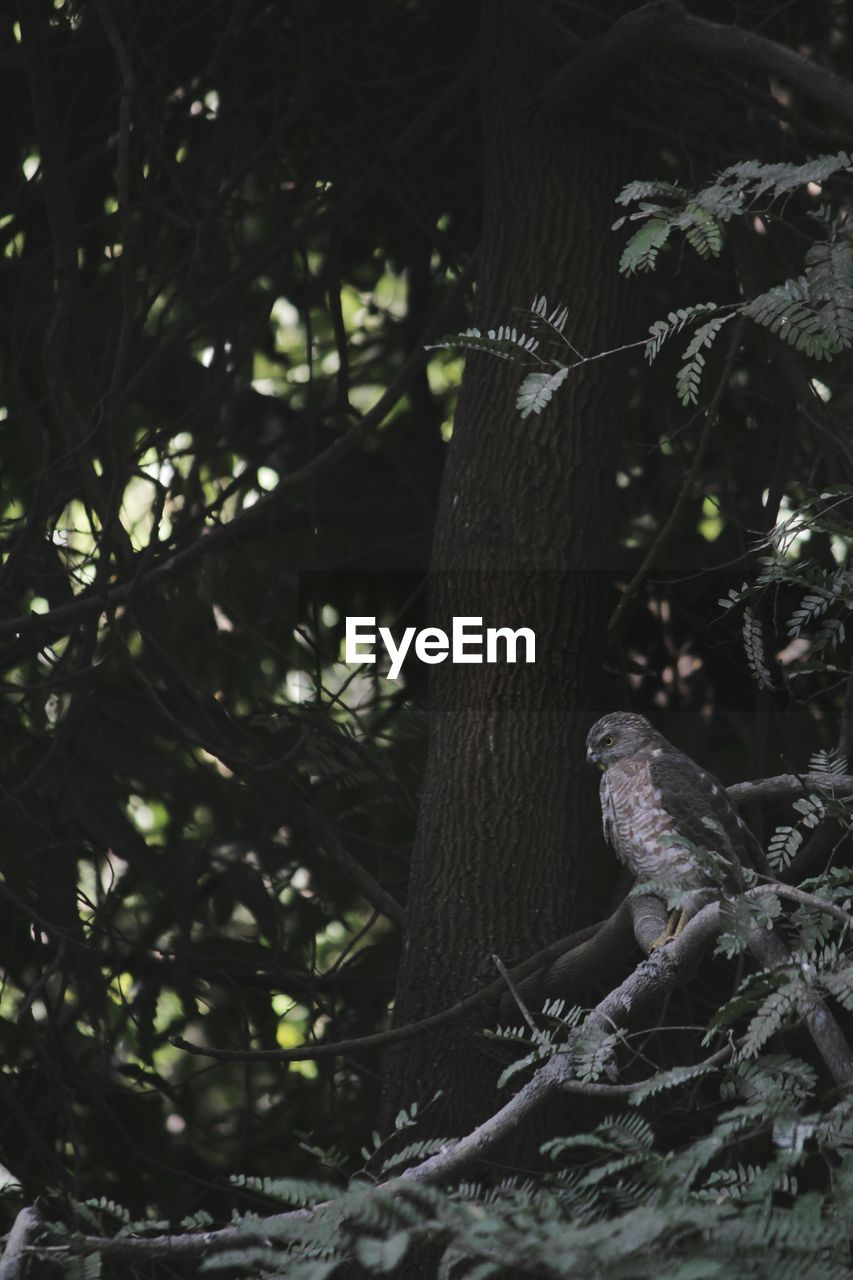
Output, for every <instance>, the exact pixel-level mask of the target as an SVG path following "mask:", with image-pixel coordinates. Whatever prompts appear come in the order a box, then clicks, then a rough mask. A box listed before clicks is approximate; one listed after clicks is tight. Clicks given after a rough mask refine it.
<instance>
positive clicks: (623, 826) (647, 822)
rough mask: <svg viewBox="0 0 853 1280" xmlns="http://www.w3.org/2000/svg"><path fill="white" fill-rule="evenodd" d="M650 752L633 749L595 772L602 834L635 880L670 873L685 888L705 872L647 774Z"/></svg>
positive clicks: (700, 879) (702, 878)
mask: <svg viewBox="0 0 853 1280" xmlns="http://www.w3.org/2000/svg"><path fill="white" fill-rule="evenodd" d="M649 764H650V753H649V752H647V751H639V752H637V753H636V754H635V755H633V756H629V757H627V758H626V759H624V760H619V761H616V762H615V763H614V764H612V765H610V767H609V768H608V769H606V770H605V772H604V773H603V774H602V776H601V813H602V818H603V822H604V835H605V839H606V840H607V841H608V843H609V844H611V845H612V846H613V848H614V850H615V851H616V855H617V857H618V858H619V859H620V861H621V862H624V863H625V864H626V866H627V867H628V868H629V869H630V870H631V872H632V873H633V875H634V876H635V877H636V878H637V879H638V880H654V879H657V878H666V879H670V878H674V879H678V880H681V881H682V882H683V883H684V885H685V887H692V886H693V885H697V886H698V885H702V884H705V883H706V877H705V875H704V874H703V872H702V871H701V870H700V869H699V868H698V867H697V866H696V862H695V858H694V857H693V856H692V854H691V852H690V849H689V848H688V847H687V846H685V845H679V844H678V843H677V841H678V838H679V831H678V829H677V827H676V826H675V824H674V822H673V820H672V817H671V815H670V814H669V812H668V811H667V809H666V802H665V798H664V796H663V795H662V794H661V792H660V791H659V790H658V789H657V788H656V787H655V786H654V785H653V783H652V781H651V777H650V773H649Z"/></svg>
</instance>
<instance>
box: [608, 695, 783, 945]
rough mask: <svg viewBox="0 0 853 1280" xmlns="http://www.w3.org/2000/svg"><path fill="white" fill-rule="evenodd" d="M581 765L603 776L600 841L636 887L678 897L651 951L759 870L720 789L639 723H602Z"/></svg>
mask: <svg viewBox="0 0 853 1280" xmlns="http://www.w3.org/2000/svg"><path fill="white" fill-rule="evenodd" d="M586 757H587V760H589V761H591V762H592V763H593V764H596V765H598V767H599V768H600V769H602V770H603V773H602V777H601V816H602V820H603V823H604V837H605V839H606V840H607V842H608V843H609V844H611V845H612V846H613V848H614V849H615V851H616V854H617V856H618V858H619V859H620V861H621V862H624V863H625V864H626V865H627V866H628V868H629V869H630V870H631V872H632V873H633V875H634V876H635V877H636V879H637V880H638V881H646V880H658V881H666V882H668V884H671V885H672V887H673V889H674V891H675V892H676V894H678V893H679V891H680V892H681V896H680V898H679V903H680V909H678V910H675V911H673V912H671V914H670V916H669V920H668V922H667V926H666V929H665V930H664V931H663V933H662V934H661V935H660V937H659V938H658V939H656V941H655V942H653V943H652V949H654V948H655V947H659V946H662V945H663V944H664V943H666V942H669V941H671V940H672V938H675V937H677V936H678V934H679V933H681V931H682V929H683V928H684V926H685V925H686V923H687V921H688V920H689V919H690V916H691V915H692V914H694V912H695V911H696V910H697V909H698V908H699V906H702V905H704V903H705V902H706V901H707V900H708V899H709V898H711V897H713V896H714V895H715V894H717V895H719V894H721V893H726V892H736V891H737V890H738V889H739V888H740V887H742V885H743V868H744V867H751V866H752V865H753V864H755V865H757V866H761V865H762V862H763V854H762V852H761V849H760V847H759V845H758V842H757V841H756V839H755V837H754V836H753V834H752V832H751V831H750V830H749V828H748V827H747V826H746V824H745V823H744V822H742V821H741V819H740V818H739V817H738V815H737V814H736V813H735V811H734V809H733V808H732V805H731V802H730V800H729V798H728V796H727V794H726V789H725V787H724V786H723V785H722V783H720V782H718V781H717V779H716V778H714V777H713V776H712V775H711V774H710V773H707V772H706V770H705V769H703V768H702V767H701V766H700V765H698V764H697V763H696V762H695V760H691V759H690V757H689V756H687V755H685V754H684V752H683V751H679V750H678V748H677V747H674V746H673V745H672V743H671V742H669V741H668V740H667V739H666V738H665V737H664V736H663V734H662V733H658V731H657V729H655V727H654V725H652V724H651V723H650V722H649V721H648V720H647V719H646V717H645V716H639V715H634V714H632V713H630V712H625V711H616V712H613V713H612V714H611V715H607V716H602V718H601V719H600V720H597V721H596V722H595V724H594V725H593V726H592V728H591V729H590V731H589V735H588V736H587V740H586Z"/></svg>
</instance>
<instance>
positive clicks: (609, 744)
mask: <svg viewBox="0 0 853 1280" xmlns="http://www.w3.org/2000/svg"><path fill="white" fill-rule="evenodd" d="M601 741H602V743H603V744H604V746H605V747H612V746H613V743H614V742H615V738H614V737H613V734H612V733H608V735H607V737H606V738H602V739H601Z"/></svg>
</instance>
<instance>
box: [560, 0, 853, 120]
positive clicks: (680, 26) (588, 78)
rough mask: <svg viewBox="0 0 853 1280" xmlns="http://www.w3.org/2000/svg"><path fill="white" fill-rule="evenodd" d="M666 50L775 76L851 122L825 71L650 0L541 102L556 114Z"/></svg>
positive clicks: (847, 100)
mask: <svg viewBox="0 0 853 1280" xmlns="http://www.w3.org/2000/svg"><path fill="white" fill-rule="evenodd" d="M667 49H668V50H673V51H675V52H684V53H691V54H695V55H696V56H697V57H700V58H707V59H711V60H718V61H722V62H726V63H728V64H729V65H730V66H740V67H745V68H747V69H748V70H750V71H753V72H755V71H757V72H759V73H761V74H763V75H764V76H779V77H780V78H781V79H783V80H786V81H787V82H788V84H791V85H793V86H794V87H795V88H796V89H799V90H800V92H801V93H804V94H806V95H807V96H808V97H810V98H813V99H815V100H816V101H817V102H821V103H823V105H824V106H825V107H828V108H829V110H831V111H837V112H839V114H840V115H843V116H844V117H845V118H846V119H848V120H853V89H851V87H850V85H849V84H848V83H847V81H845V80H843V79H842V78H841V77H840V76H837V75H835V74H833V72H832V71H830V70H829V69H828V68H827V67H821V66H818V64H817V63H815V62H812V60H811V59H810V58H806V57H804V56H803V55H802V54H801V53H797V52H796V51H795V50H793V49H786V48H785V47H784V45H781V44H777V43H776V41H775V40H769V39H768V38H767V37H766V36H762V35H759V34H758V33H757V32H755V31H746V30H744V28H743V27H737V26H725V25H723V24H722V23H719V22H709V21H708V20H707V19H706V18H698V17H696V15H695V14H692V13H688V12H687V10H686V9H685V8H684V6H683V5H682V4H680V3H678V2H677V0H652V3H650V4H645V5H643V6H642V7H641V8H639V9H635V10H633V11H632V12H631V13H627V14H625V16H624V17H622V18H620V19H619V21H618V22H615V23H614V24H613V26H612V27H611V28H610V30H609V31H608V32H607V33H606V34H605V35H603V36H602V37H601V38H600V39H598V40H594V41H593V42H592V43H591V44H589V45H587V47H586V48H585V49H584V50H583V52H582V53H580V54H578V55H577V57H575V58H573V59H572V60H571V62H569V63H568V64H567V65H566V66H565V67H564V68H563V69H562V71H560V72H559V73H558V74H557V75H556V76H554V78H553V79H552V80H551V82H550V84H549V85H548V86H547V87H546V89H545V92H544V95H543V100H544V103H545V105H546V107H548V108H550V109H551V110H562V109H564V108H565V107H566V106H568V105H569V104H570V103H571V102H572V101H573V100H575V99H577V98H578V97H582V96H584V95H585V94H589V93H595V92H604V91H606V90H608V89H609V88H610V86H611V85H612V84H613V83H614V82H615V80H616V79H617V77H618V76H620V75H623V74H625V72H626V70H627V69H628V67H630V66H636V65H637V63H638V62H640V61H645V59H646V58H647V56H648V54H649V53H650V52H651V51H652V50H654V52H660V51H662V50H667Z"/></svg>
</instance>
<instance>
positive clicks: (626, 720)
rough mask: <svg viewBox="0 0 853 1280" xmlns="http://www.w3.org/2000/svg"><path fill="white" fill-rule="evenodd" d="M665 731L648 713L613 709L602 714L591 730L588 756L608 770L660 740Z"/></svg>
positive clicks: (587, 743)
mask: <svg viewBox="0 0 853 1280" xmlns="http://www.w3.org/2000/svg"><path fill="white" fill-rule="evenodd" d="M660 741H661V735H660V734H659V733H658V731H657V729H656V728H655V727H654V725H653V724H652V723H651V722H650V721H649V720H647V719H646V717H645V716H638V715H634V713H633V712H630V711H612V712H611V713H610V715H607V716H602V717H601V719H600V720H596V722H595V724H594V725H593V726H592V728H591V729H590V731H589V733H588V734H587V739H586V758H587V760H588V761H589V762H590V763H591V764H595V765H598V767H599V769H601V770H604V769H606V768H608V766H609V765H611V764H615V762H616V761H617V760H623V759H624V758H625V756H632V755H633V754H634V752H635V751H639V750H641V748H643V747H647V746H649V745H651V743H653V742H654V743H659V742H660Z"/></svg>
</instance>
